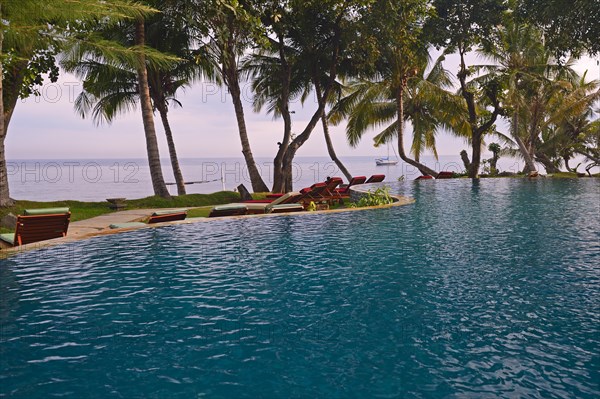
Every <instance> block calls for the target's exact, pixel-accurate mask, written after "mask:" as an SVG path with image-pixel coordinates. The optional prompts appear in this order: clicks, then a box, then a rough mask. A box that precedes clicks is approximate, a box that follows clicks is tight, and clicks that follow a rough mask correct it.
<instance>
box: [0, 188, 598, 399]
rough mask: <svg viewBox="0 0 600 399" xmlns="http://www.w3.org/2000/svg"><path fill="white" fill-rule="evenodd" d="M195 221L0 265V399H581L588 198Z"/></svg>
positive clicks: (477, 199) (484, 195)
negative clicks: (52, 398) (6, 398)
mask: <svg viewBox="0 0 600 399" xmlns="http://www.w3.org/2000/svg"><path fill="white" fill-rule="evenodd" d="M394 190H395V191H396V192H398V193H399V194H404V195H410V196H413V197H415V198H416V200H417V202H416V203H415V204H414V205H410V206H406V207H400V208H391V209H383V210H369V211H364V212H348V213H339V214H331V215H327V214H317V215H309V216H303V217H286V216H283V217H273V218H264V219H248V220H215V221H214V222H211V223H199V224H194V225H185V226H171V227H165V228H159V229H150V230H143V231H136V232H131V233H126V234H120V235H117V236H110V237H99V238H95V239H92V240H89V241H85V242H79V243H75V244H69V245H64V246H60V247H55V248H50V249H43V250H40V251H36V252H31V253H24V254H21V255H19V256H17V257H15V258H12V259H9V260H3V261H0V262H2V264H1V265H0V333H1V334H0V370H1V371H0V396H12V397H23V398H30V397H40V396H65V397H73V398H79V397H102V398H106V397H126V398H130V397H144V398H151V397H155V398H162V397H170V398H175V397H181V398H188V397H192V396H194V397H195V396H198V397H200V396H207V397H217V398H219V397H222V398H229V397H251V398H254V397H327V398H347V397H357V398H362V397H377V398H392V397H407V398H430V397H436V398H514V397H529V398H596V397H599V396H600V387H599V385H598V381H600V355H599V348H600V338H599V337H600V328H599V325H600V266H599V265H600V221H599V220H598V217H599V216H598V215H599V211H600V208H599V207H600V205H599V204H600V201H599V200H600V184H599V183H598V181H597V180H591V179H590V180H587V181H581V180H580V181H570V180H566V181H543V180H540V181H537V182H528V181H521V180H516V179H502V180H493V181H481V182H471V181H468V180H457V181H446V182H444V181H439V182H420V183H414V182H407V183H404V184H398V185H396V186H395V187H394Z"/></svg>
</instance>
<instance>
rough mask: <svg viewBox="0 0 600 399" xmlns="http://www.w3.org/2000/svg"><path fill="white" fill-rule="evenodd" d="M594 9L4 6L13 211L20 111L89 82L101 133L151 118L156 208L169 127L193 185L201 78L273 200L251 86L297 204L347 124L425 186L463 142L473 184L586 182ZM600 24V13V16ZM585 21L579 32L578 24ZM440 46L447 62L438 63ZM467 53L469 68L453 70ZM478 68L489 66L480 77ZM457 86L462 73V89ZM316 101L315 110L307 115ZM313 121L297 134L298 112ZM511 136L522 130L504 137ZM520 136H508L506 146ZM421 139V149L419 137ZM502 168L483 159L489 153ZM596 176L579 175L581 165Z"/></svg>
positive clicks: (377, 4) (593, 128)
mask: <svg viewBox="0 0 600 399" xmlns="http://www.w3.org/2000/svg"><path fill="white" fill-rule="evenodd" d="M592 3H594V2H577V1H576V2H575V3H572V2H571V3H569V5H568V6H565V4H564V2H563V1H562V0H552V1H550V2H543V1H538V0H510V1H506V0H461V1H455V0H318V1H317V0H284V1H281V0H277V1H276V0H268V1H257V0H202V1H201V0H188V1H185V0H166V1H157V0H145V1H130V0H113V1H110V2H106V1H102V0H78V1H77V2H64V1H59V0H46V1H44V2H40V1H34V0H20V1H8V2H7V1H1V2H0V49H1V50H0V76H1V77H2V79H0V81H1V85H0V95H1V97H2V99H1V101H0V206H7V205H10V203H11V200H10V195H9V194H10V192H9V187H8V179H7V168H6V159H5V147H4V143H5V138H6V135H7V130H8V125H9V123H10V120H11V116H12V114H13V111H14V109H15V107H16V105H17V102H18V99H19V98H24V97H27V96H30V95H37V94H39V93H38V90H37V88H38V87H39V86H40V85H41V84H43V82H44V78H46V77H47V78H48V79H49V80H51V81H56V79H57V78H58V74H59V72H60V69H59V68H58V63H57V59H58V60H61V65H62V67H64V68H65V69H67V70H69V71H72V72H75V73H76V75H77V76H79V77H80V78H81V79H82V81H83V88H84V90H83V92H82V93H81V94H80V96H79V98H78V100H77V103H76V104H75V106H76V110H77V112H79V113H80V114H81V115H82V116H91V117H92V118H93V119H94V121H95V122H96V123H100V122H111V121H112V120H113V119H114V118H115V117H116V116H117V115H118V114H121V113H125V112H131V111H133V110H135V109H138V108H139V110H141V116H142V125H143V127H144V136H145V139H146V147H147V154H148V162H149V165H150V172H151V175H152V183H153V189H154V193H155V195H158V196H162V197H165V198H169V197H170V195H169V192H168V190H167V189H166V184H165V180H164V177H163V172H162V167H161V164H160V154H159V148H158V143H157V137H156V128H155V122H154V117H155V114H158V115H159V116H160V119H161V122H162V126H163V128H164V132H165V135H166V138H167V143H168V146H169V155H170V159H171V167H172V170H173V175H174V177H175V180H176V183H177V187H178V193H179V194H180V195H182V194H184V193H185V181H184V178H183V174H182V172H181V168H180V166H179V162H178V159H177V151H176V148H175V137H174V132H173V130H174V129H173V128H172V126H171V123H170V118H169V116H170V114H169V110H170V108H172V106H178V105H181V104H180V103H179V101H178V100H177V94H178V93H179V92H180V91H181V90H182V89H184V88H186V87H192V85H193V83H194V82H196V81H198V80H202V79H204V80H210V81H213V82H216V83H218V84H223V85H224V86H226V87H227V89H228V92H229V94H230V95H231V99H232V103H233V111H234V112H235V118H236V121H237V125H238V133H239V137H240V143H241V150H242V153H243V155H244V158H245V162H246V166H247V168H248V171H249V175H250V178H251V182H252V187H253V189H254V191H255V192H256V191H266V190H268V187H267V186H266V184H265V182H264V180H263V177H264V176H261V174H260V171H259V170H258V168H257V165H256V162H255V160H254V156H253V153H252V147H251V143H250V136H249V132H248V127H247V125H246V120H245V112H246V110H245V109H244V107H243V103H242V99H241V91H242V90H241V87H242V85H243V84H245V83H246V82H249V83H250V84H251V87H252V91H253V108H254V109H253V110H254V111H255V112H259V111H261V110H265V111H266V112H267V113H271V114H272V115H273V116H274V117H275V118H276V119H280V120H281V131H282V137H281V139H280V140H279V142H278V145H279V146H278V149H277V151H276V154H274V160H273V164H274V167H273V187H272V191H279V192H281V191H290V190H292V188H293V187H292V163H293V161H294V157H295V156H296V154H297V153H298V151H299V150H300V148H301V147H302V146H303V145H304V144H305V143H306V142H307V141H308V140H309V139H310V138H311V137H312V135H313V132H314V130H315V129H317V128H318V126H319V124H320V125H321V126H322V128H323V132H324V135H325V143H326V144H327V151H328V153H329V154H330V156H331V158H332V159H333V160H334V161H335V162H336V164H337V165H338V166H339V167H340V170H342V171H343V173H344V174H345V175H346V176H347V177H349V176H350V172H349V171H348V170H347V169H346V168H345V167H344V165H343V164H342V163H341V161H340V160H339V158H338V157H337V155H336V152H335V149H334V148H333V140H332V139H331V136H330V131H329V126H330V125H337V124H346V134H347V139H348V142H349V144H350V145H356V144H357V143H359V141H360V140H361V139H362V138H363V137H364V136H365V135H367V134H371V132H372V131H375V134H374V142H375V144H376V145H380V144H384V143H393V142H395V144H396V145H397V148H398V154H399V156H400V157H401V158H402V160H404V162H406V163H408V164H410V165H413V166H414V167H415V168H417V169H418V170H420V171H421V173H423V174H428V175H435V174H436V171H435V170H433V169H431V168H430V167H428V166H427V165H425V164H424V163H423V162H422V159H423V155H424V154H425V153H431V154H433V156H436V157H437V154H438V147H437V142H438V141H437V138H438V137H439V136H440V134H452V135H454V136H456V137H458V138H459V139H460V140H463V141H465V142H467V143H468V144H469V145H470V147H471V148H470V153H468V152H467V151H463V152H461V158H462V159H463V162H464V163H465V167H466V169H467V172H468V175H469V176H470V177H472V178H476V177H478V174H479V172H480V169H481V164H482V162H483V163H484V166H485V168H486V172H487V171H489V172H490V174H492V175H494V174H496V173H498V170H497V162H498V159H499V157H501V156H506V155H510V156H515V155H516V156H519V157H521V158H522V159H523V160H524V163H525V165H526V166H525V171H526V172H535V173H537V169H538V168H539V167H540V166H541V167H543V168H544V169H545V170H546V171H547V172H558V171H560V170H563V169H566V170H567V171H574V172H576V171H578V168H579V167H580V166H581V163H583V164H585V165H586V166H585V167H588V168H589V165H590V164H592V163H600V149H599V144H600V124H599V122H598V117H597V116H598V112H600V110H598V109H594V104H597V103H596V101H598V100H599V97H600V90H599V82H598V81H595V80H593V79H590V77H589V76H588V75H586V74H583V75H579V74H578V73H576V72H575V70H574V68H573V66H574V63H575V62H576V58H574V57H576V56H579V55H581V54H583V53H586V52H587V53H588V54H592V55H593V54H597V53H598V51H599V48H598V40H597V36H598V24H597V22H596V16H597V12H594V7H596V6H595V5H592ZM596 11H597V10H596ZM575 21H576V22H575ZM434 48H437V49H440V50H443V51H442V52H443V55H442V56H441V57H439V58H438V59H435V60H433V59H431V58H430V57H431V56H430V54H431V52H432V50H433V49H434ZM450 54H456V55H457V56H458V58H459V66H458V68H457V70H456V71H451V70H447V69H446V67H447V63H446V58H447V56H448V55H450ZM472 54H478V55H479V58H478V60H479V62H477V63H471V64H469V62H470V60H472V59H474V57H471V55H472ZM453 74H454V75H453ZM309 98H315V99H316V101H315V102H310V101H306V100H307V99H309ZM295 101H298V102H299V104H301V105H302V106H303V107H306V108H310V107H312V108H310V112H311V115H310V117H309V118H308V120H306V121H304V122H303V125H302V126H300V128H299V129H298V130H297V133H296V134H294V133H293V130H292V117H291V115H292V113H293V112H294V111H293V110H291V104H292V103H293V102H295ZM503 124H506V125H507V126H509V128H508V129H504V128H502V125H503ZM502 130H504V132H501V131H502ZM408 135H411V137H412V141H411V143H410V146H409V149H408V150H407V149H405V145H404V144H405V143H404V141H405V139H406V137H408ZM492 136H493V137H494V140H495V141H499V142H500V144H498V143H491V144H490V145H489V147H487V148H488V149H489V151H490V152H492V154H493V157H492V158H491V159H489V160H484V159H482V151H483V149H485V148H486V146H487V144H486V140H489V139H490V138H491V137H492ZM575 159H578V161H577V162H581V163H580V164H579V165H574V164H573V163H574V162H576V161H575Z"/></svg>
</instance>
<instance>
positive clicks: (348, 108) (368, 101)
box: [332, 55, 464, 176]
mask: <svg viewBox="0 0 600 399" xmlns="http://www.w3.org/2000/svg"><path fill="white" fill-rule="evenodd" d="M444 58H445V57H444V55H442V56H440V57H439V58H438V59H437V60H436V61H435V62H434V63H433V65H432V66H431V68H428V65H427V63H431V60H430V59H429V58H427V62H425V63H423V64H421V66H420V67H419V68H417V70H416V73H415V75H414V76H412V77H410V78H409V79H407V83H406V88H405V89H404V91H403V93H404V94H403V108H404V113H403V114H404V115H403V120H405V121H406V120H410V121H411V123H412V126H413V142H412V146H411V150H410V152H411V153H412V154H413V155H414V157H415V159H414V160H410V159H409V158H408V157H407V155H406V154H405V153H404V151H403V148H402V151H401V152H402V154H401V158H402V159H403V160H405V162H407V161H406V159H409V161H411V162H412V163H411V162H407V163H409V164H412V165H413V166H416V167H418V168H419V170H421V172H422V173H425V174H430V175H434V176H435V175H436V172H435V171H433V170H431V169H429V168H427V167H425V166H424V165H421V164H420V158H421V155H422V154H423V152H424V151H425V150H431V151H432V152H433V154H434V156H435V157H436V159H437V149H436V145H435V142H436V140H435V139H436V134H437V133H438V132H439V131H440V130H442V129H446V130H450V131H453V132H461V131H464V129H463V130H461V128H460V124H459V121H460V112H459V111H460V110H461V109H462V108H463V105H462V101H461V100H460V99H459V98H458V96H456V95H454V94H452V93H451V92H450V91H448V89H449V88H450V87H451V86H452V81H451V78H450V74H449V73H448V71H446V70H445V69H444V68H443V61H444ZM393 86H394V85H393V82H392V80H391V79H381V80H379V81H375V82H372V81H364V80H363V81H357V82H354V83H353V84H351V85H350V86H349V87H348V88H347V91H348V93H349V94H348V95H347V96H345V97H344V98H342V99H341V100H340V101H339V102H338V103H337V104H336V106H335V107H334V108H333V110H332V120H333V121H334V122H335V123H339V122H340V121H341V120H342V119H344V118H346V117H347V118H348V125H347V128H346V134H347V138H348V142H349V143H350V145H351V146H356V145H358V143H359V142H360V140H361V139H362V137H363V135H364V134H365V133H366V132H367V131H368V130H369V129H371V128H372V127H377V126H382V125H383V126H384V129H383V130H382V131H381V132H380V133H378V134H377V135H376V136H375V138H374V141H375V145H379V144H382V143H387V142H390V141H392V140H393V139H394V138H397V137H398V135H399V132H400V129H399V127H398V125H399V124H398V103H397V97H396V93H394V87H393ZM402 130H404V129H402ZM418 165H420V166H418Z"/></svg>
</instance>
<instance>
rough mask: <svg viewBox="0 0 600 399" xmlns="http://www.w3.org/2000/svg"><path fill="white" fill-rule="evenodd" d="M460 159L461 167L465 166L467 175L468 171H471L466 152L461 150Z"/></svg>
mask: <svg viewBox="0 0 600 399" xmlns="http://www.w3.org/2000/svg"><path fill="white" fill-rule="evenodd" d="M460 159H462V161H463V165H465V170H466V171H467V173H469V170H471V161H470V160H469V154H467V151H465V150H462V151H461V152H460Z"/></svg>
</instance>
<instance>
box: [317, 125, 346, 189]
mask: <svg viewBox="0 0 600 399" xmlns="http://www.w3.org/2000/svg"><path fill="white" fill-rule="evenodd" d="M321 123H322V124H323V134H324V135H325V143H326V144H327V152H328V153H329V157H330V158H331V160H332V161H333V162H335V164H336V165H337V167H338V168H339V169H340V171H341V172H342V173H343V174H344V176H346V179H348V181H350V180H352V175H351V174H350V172H349V171H348V169H346V167H345V166H344V164H343V163H342V161H340V159H339V158H338V157H337V154H336V153H335V149H334V148H333V143H332V142H331V136H330V135H329V124H328V123H327V116H325V115H323V117H322V118H321Z"/></svg>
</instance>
